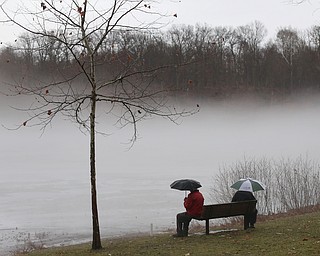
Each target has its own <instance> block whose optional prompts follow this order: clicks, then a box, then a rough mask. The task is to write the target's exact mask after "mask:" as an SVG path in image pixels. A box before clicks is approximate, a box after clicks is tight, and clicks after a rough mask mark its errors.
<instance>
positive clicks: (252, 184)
mask: <svg viewBox="0 0 320 256" xmlns="http://www.w3.org/2000/svg"><path fill="white" fill-rule="evenodd" d="M231 187H232V188H234V189H237V190H240V191H249V192H255V191H259V190H265V187H266V186H265V185H264V184H263V183H262V182H261V181H258V180H254V179H251V178H246V179H240V180H238V181H237V182H236V183H234V184H233V185H232V186H231Z"/></svg>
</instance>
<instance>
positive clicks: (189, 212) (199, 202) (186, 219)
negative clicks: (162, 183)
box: [170, 179, 204, 237]
mask: <svg viewBox="0 0 320 256" xmlns="http://www.w3.org/2000/svg"><path fill="white" fill-rule="evenodd" d="M170 187H171V188H174V189H178V190H185V191H187V190H189V191H190V193H189V194H188V196H187V197H185V198H184V202H183V205H184V208H185V209H186V211H185V212H181V213H178V214H177V220H176V223H177V233H176V234H175V235H174V236H177V237H185V236H188V231H189V224H190V221H191V220H192V218H194V217H200V216H201V213H202V208H203V204H204V197H203V195H202V194H201V193H200V191H199V190H198V188H199V187H201V184H200V183H199V182H198V181H195V180H190V179H184V180H177V181H175V182H173V183H172V184H171V185H170Z"/></svg>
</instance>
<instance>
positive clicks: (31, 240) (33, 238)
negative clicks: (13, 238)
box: [14, 232, 47, 255]
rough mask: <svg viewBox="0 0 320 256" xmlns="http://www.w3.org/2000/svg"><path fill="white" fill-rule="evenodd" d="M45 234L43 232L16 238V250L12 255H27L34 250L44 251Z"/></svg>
mask: <svg viewBox="0 0 320 256" xmlns="http://www.w3.org/2000/svg"><path fill="white" fill-rule="evenodd" d="M46 237H47V234H46V233H45V232H40V233H35V234H34V235H31V234H30V233H28V234H26V237H23V238H17V243H18V244H19V245H17V249H16V250H15V253H14V255H17V254H18V255H19V254H27V253H29V252H32V251H34V250H39V249H44V248H46V246H45V242H44V240H45V238H46Z"/></svg>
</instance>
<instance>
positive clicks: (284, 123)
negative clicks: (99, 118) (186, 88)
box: [0, 96, 320, 255]
mask: <svg viewBox="0 0 320 256" xmlns="http://www.w3.org/2000/svg"><path fill="white" fill-rule="evenodd" d="M9 104H12V103H10V101H9V99H8V98H4V97H3V96H1V101H0V105H1V110H0V122H1V124H3V125H6V126H12V125H13V124H16V123H21V122H23V121H24V120H22V118H23V117H22V113H19V112H16V111H14V110H12V109H10V108H9V107H8V105H9ZM319 113H320V103H319V102H318V99H317V98H316V97H314V98H312V99H299V98H297V99H295V100H289V101H288V102H285V103H281V104H276V103H274V104H270V103H269V104H266V103H263V104H262V103H259V104H258V103H255V102H254V101H250V100H245V99H242V100H241V99H240V100H237V101H219V102H216V103H208V102H206V103H202V104H201V111H200V113H199V114H197V115H194V116H192V117H189V118H186V119H184V120H183V122H182V123H181V124H180V125H178V126H177V125H174V124H172V123H170V122H168V121H164V120H159V119H153V120H148V121H146V122H143V123H140V124H139V135H140V139H139V140H138V141H137V142H136V144H135V145H134V147H133V148H132V149H130V150H127V147H128V145H126V144H125V143H126V142H127V140H128V138H129V137H130V134H129V131H128V130H125V131H119V132H117V133H115V134H113V135H111V136H107V137H103V136H99V137H98V140H97V181H98V206H99V217H100V227H101V235H102V236H103V237H110V236H116V235H124V234H127V233H137V232H149V231H150V229H151V224H152V225H153V229H154V232H159V231H163V230H166V229H167V228H174V226H175V215H176V213H177V212H180V211H183V206H182V199H183V197H184V193H183V192H181V191H176V190H171V189H170V187H169V185H170V183H171V182H172V181H174V180H176V179H180V178H193V179H196V180H199V181H200V182H201V183H202V185H203V188H202V189H201V191H202V192H203V194H204V196H205V199H206V201H205V202H206V203H213V202H214V200H213V199H211V198H210V188H211V185H212V184H211V183H212V179H213V178H214V176H215V174H216V173H217V172H218V170H219V167H220V166H222V165H224V164H226V165H228V164H232V163H235V162H236V161H238V160H242V159H243V158H244V157H245V156H247V157H256V158H260V157H268V158H280V157H293V158H294V157H297V156H299V155H301V154H302V155H308V157H309V158H310V159H315V160H319V152H320V136H318V132H319V130H320V119H319ZM0 140H1V146H0V160H1V168H0V195H1V196H0V205H1V211H0V248H3V249H0V254H1V250H2V253H4V252H5V251H8V250H12V248H13V247H16V246H17V243H18V242H17V240H19V238H20V240H21V238H26V237H27V236H28V233H30V234H31V236H32V235H33V234H35V233H39V232H45V233H46V238H47V239H49V240H50V241H47V242H48V243H49V244H51V245H52V244H55V243H56V244H61V243H62V244H64V243H73V242H80V241H83V240H82V239H84V240H89V239H90V238H91V213H90V209H91V208H90V207H91V205H90V187H89V181H90V180H89V150H88V149H89V137H88V136H85V135H83V134H82V133H81V132H80V131H79V130H78V129H77V128H76V127H75V126H74V125H72V124H70V122H67V121H65V122H62V121H61V120H60V121H59V122H54V123H53V126H52V128H49V129H48V130H47V131H46V133H45V134H43V135H42V136H41V132H40V131H39V130H38V129H37V128H23V129H21V130H18V131H9V130H7V129H5V128H3V127H1V133H0ZM20 243H21V241H20ZM1 255H2V254H1Z"/></svg>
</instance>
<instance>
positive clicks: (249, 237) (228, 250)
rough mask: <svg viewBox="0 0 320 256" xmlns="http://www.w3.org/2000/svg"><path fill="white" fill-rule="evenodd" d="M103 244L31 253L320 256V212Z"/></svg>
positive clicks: (125, 239)
mask: <svg viewBox="0 0 320 256" xmlns="http://www.w3.org/2000/svg"><path fill="white" fill-rule="evenodd" d="M203 224H204V223H203ZM236 228H241V226H237V227H236ZM202 231H203V232H204V227H203V229H202ZM103 247H104V248H103V249H102V250H99V251H91V250H90V244H83V245H78V246H69V247H60V248H51V249H43V250H38V251H34V252H32V253H29V254H28V256H31V255H32V256H44V255H46V256H56V255H64V256H69V255H70V256H71V255H76V256H84V255H92V256H120V255H121V256H122V255H130V256H134V255H148V256H155V255H165V256H170V255H175V256H179V255H181V256H193V255H194V256H201V255H215V256H219V255H246V256H248V255H257V256H258V255H277V256H281V255H320V212H314V213H308V214H303V215H296V216H290V217H281V218H276V219H273V220H268V221H263V222H259V219H258V222H257V224H256V228H255V229H253V230H250V231H245V230H236V231H227V232H218V233H215V234H210V235H208V236H206V235H204V234H199V233H197V234H192V233H191V234H190V236H189V237H187V238H174V237H172V236H171V234H161V235H155V236H152V237H151V236H139V237H126V238H117V239H108V240H105V241H103Z"/></svg>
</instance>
